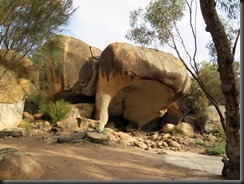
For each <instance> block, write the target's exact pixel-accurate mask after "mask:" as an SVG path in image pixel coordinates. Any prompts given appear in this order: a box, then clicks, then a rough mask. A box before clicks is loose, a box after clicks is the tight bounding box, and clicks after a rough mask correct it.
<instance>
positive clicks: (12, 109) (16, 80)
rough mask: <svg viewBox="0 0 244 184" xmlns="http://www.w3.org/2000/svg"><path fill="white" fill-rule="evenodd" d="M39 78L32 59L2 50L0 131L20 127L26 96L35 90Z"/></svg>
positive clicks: (0, 67)
mask: <svg viewBox="0 0 244 184" xmlns="http://www.w3.org/2000/svg"><path fill="white" fill-rule="evenodd" d="M38 77H39V76H38V71H37V70H36V69H35V67H34V65H33V63H32V61H31V60H30V59H28V58H27V57H23V56H21V55H20V54H18V53H16V52H14V51H11V50H0V130H2V129H4V128H17V127H18V124H19V123H20V122H21V120H22V115H23V110H24V104H25V98H26V95H28V94H30V93H31V91H32V89H34V85H35V84H37V83H38Z"/></svg>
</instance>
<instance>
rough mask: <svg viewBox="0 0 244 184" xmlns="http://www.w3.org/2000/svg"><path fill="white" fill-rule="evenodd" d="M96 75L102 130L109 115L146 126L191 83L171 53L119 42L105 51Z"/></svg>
mask: <svg viewBox="0 0 244 184" xmlns="http://www.w3.org/2000/svg"><path fill="white" fill-rule="evenodd" d="M97 75H98V78H97V93H96V113H95V118H96V119H97V120H99V121H100V123H99V124H98V125H97V130H98V131H100V132H101V131H103V128H104V126H105V125H106V123H107V121H108V117H109V115H111V116H112V115H113V116H116V115H122V116H123V117H124V118H125V119H126V120H128V121H129V122H131V123H135V124H137V125H138V127H137V128H141V127H143V126H144V125H146V124H147V123H149V122H150V121H152V120H154V119H156V118H159V117H162V116H163V115H164V114H165V112H167V109H168V108H169V107H170V105H172V103H173V102H175V101H176V100H177V99H178V98H180V97H181V96H183V95H184V94H186V93H187V92H188V90H189V89H190V85H191V81H190V77H189V75H188V72H187V70H186V69H185V66H184V65H183V63H182V62H181V61H180V60H179V59H178V58H176V57H174V56H173V55H172V54H168V53H164V52H162V51H158V50H154V49H149V48H143V47H138V46H133V45H131V44H127V43H118V42H116V43H112V44H110V45H109V46H108V47H107V48H106V49H105V50H104V51H103V52H102V54H101V57H100V61H99V70H98V74H97Z"/></svg>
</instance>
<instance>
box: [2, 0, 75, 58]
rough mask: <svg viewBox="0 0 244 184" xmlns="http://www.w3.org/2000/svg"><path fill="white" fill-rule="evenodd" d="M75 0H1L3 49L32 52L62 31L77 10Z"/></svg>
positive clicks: (24, 52)
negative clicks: (73, 6) (74, 4)
mask: <svg viewBox="0 0 244 184" xmlns="http://www.w3.org/2000/svg"><path fill="white" fill-rule="evenodd" d="M72 3H73V1H72V0H48V1H40V0H24V1H16V0H0V34H1V35H0V38H1V39H0V48H6V49H10V50H15V51H16V52H17V53H21V54H22V55H26V54H28V55H31V51H33V50H35V48H37V47H38V46H39V45H41V44H42V43H43V41H45V40H46V39H47V38H49V37H50V36H52V35H53V34H54V33H56V32H59V31H61V29H60V26H61V25H64V24H66V23H67V21H68V18H69V17H70V16H71V15H72V13H73V12H74V11H75V9H73V8H72Z"/></svg>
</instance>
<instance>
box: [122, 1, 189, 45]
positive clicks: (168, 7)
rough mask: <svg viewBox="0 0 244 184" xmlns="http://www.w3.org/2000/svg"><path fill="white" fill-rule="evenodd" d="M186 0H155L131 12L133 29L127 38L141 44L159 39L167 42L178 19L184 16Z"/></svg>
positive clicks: (162, 42)
mask: <svg viewBox="0 0 244 184" xmlns="http://www.w3.org/2000/svg"><path fill="white" fill-rule="evenodd" d="M184 9H185V1H184V0H153V1H151V2H150V3H149V5H148V6H147V7H146V10H145V12H144V11H143V10H142V8H139V9H137V10H134V11H132V12H131V13H130V27H131V30H129V31H128V33H127V34H126V38H127V39H129V40H133V41H134V42H135V43H139V44H141V45H150V44H152V43H153V42H154V43H156V42H157V41H159V42H160V43H161V44H164V43H166V42H167V41H168V40H169V38H170V36H171V35H170V34H171V30H172V28H173V27H175V24H176V22H177V21H179V20H181V18H182V17H183V15H184V14H183V12H184Z"/></svg>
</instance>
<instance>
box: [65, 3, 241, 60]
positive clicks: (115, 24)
mask: <svg viewBox="0 0 244 184" xmlns="http://www.w3.org/2000/svg"><path fill="white" fill-rule="evenodd" d="M149 2H150V0H73V3H74V4H73V6H74V7H78V6H79V8H78V10H76V12H75V13H74V14H73V15H72V16H71V18H70V20H69V24H68V25H67V26H66V28H65V31H64V32H63V33H62V34H65V35H68V36H72V37H74V38H77V39H79V40H82V41H84V42H86V43H87V44H88V45H91V46H94V47H97V48H99V49H100V50H104V49H105V48H106V47H107V46H108V45H109V44H110V43H113V42H127V43H131V44H134V43H133V42H131V41H129V40H127V39H126V38H125V35H126V32H127V31H128V30H129V29H130V25H129V21H130V19H129V16H130V11H133V10H135V9H137V8H139V7H145V6H146V5H147V4H148V3H149ZM196 22H197V44H198V46H197V51H198V52H197V56H196V61H203V60H210V56H209V53H208V49H207V48H206V44H207V43H208V42H209V41H210V40H211V36H210V33H208V32H206V31H205V27H206V26H205V22H204V20H203V18H202V15H201V12H200V9H198V11H197V21H196ZM179 30H180V31H181V35H182V37H183V38H184V40H185V44H186V47H187V50H188V51H189V52H190V54H193V52H194V50H193V48H194V42H193V39H192V34H190V33H191V31H190V27H189V16H187V15H185V18H183V19H182V20H181V21H180V22H179ZM158 49H159V50H162V51H164V52H169V53H172V54H174V55H176V54H175V52H174V51H173V50H172V49H169V48H168V47H159V48H158ZM181 53H184V52H181ZM182 56H183V58H185V59H187V57H186V55H185V54H183V55H182ZM235 60H238V61H240V44H238V48H237V51H236V55H235Z"/></svg>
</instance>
